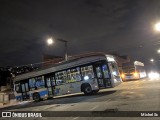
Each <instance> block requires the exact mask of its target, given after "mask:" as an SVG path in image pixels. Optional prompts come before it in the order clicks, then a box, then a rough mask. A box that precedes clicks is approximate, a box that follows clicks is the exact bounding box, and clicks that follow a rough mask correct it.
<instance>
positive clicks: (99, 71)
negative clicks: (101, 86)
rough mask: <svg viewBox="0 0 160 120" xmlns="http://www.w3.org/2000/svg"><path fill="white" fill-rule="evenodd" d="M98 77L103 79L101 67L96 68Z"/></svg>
mask: <svg viewBox="0 0 160 120" xmlns="http://www.w3.org/2000/svg"><path fill="white" fill-rule="evenodd" d="M96 72H97V77H98V78H102V71H101V68H100V67H96Z"/></svg>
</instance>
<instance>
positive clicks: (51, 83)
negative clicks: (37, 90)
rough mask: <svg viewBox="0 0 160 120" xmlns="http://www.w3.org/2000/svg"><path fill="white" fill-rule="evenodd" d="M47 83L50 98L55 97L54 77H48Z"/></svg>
mask: <svg viewBox="0 0 160 120" xmlns="http://www.w3.org/2000/svg"><path fill="white" fill-rule="evenodd" d="M46 83H47V89H48V96H49V97H53V96H54V91H55V80H54V77H48V78H47V79H46Z"/></svg>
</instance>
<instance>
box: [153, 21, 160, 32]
mask: <svg viewBox="0 0 160 120" xmlns="http://www.w3.org/2000/svg"><path fill="white" fill-rule="evenodd" d="M154 28H155V30H156V31H158V32H160V22H158V23H156V24H155V25H154Z"/></svg>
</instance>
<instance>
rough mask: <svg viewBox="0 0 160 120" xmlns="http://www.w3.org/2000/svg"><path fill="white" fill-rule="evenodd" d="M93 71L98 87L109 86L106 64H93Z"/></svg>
mask: <svg viewBox="0 0 160 120" xmlns="http://www.w3.org/2000/svg"><path fill="white" fill-rule="evenodd" d="M94 69H95V73H96V77H97V80H98V84H99V87H100V88H106V87H111V82H110V75H109V70H108V66H107V65H106V64H105V63H100V64H96V65H95V68H94Z"/></svg>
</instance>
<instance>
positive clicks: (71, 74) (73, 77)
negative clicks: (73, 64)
mask: <svg viewBox="0 0 160 120" xmlns="http://www.w3.org/2000/svg"><path fill="white" fill-rule="evenodd" d="M67 75H68V77H67V78H68V80H67V82H68V83H71V82H76V81H81V74H80V68H79V67H77V68H73V69H69V70H67Z"/></svg>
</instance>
